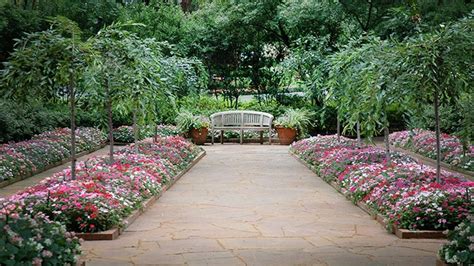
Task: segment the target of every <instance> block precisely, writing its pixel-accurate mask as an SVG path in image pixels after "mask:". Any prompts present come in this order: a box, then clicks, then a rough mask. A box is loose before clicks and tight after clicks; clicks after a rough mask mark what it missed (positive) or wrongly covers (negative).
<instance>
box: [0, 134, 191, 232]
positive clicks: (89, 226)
mask: <svg viewBox="0 0 474 266" xmlns="http://www.w3.org/2000/svg"><path fill="white" fill-rule="evenodd" d="M136 148H137V149H135V146H134V145H131V146H129V147H125V148H124V149H123V150H120V151H118V152H117V153H116V154H115V160H114V162H113V163H112V164H109V162H108V158H107V157H93V158H90V159H88V160H86V161H84V162H79V163H78V165H77V171H76V175H77V176H76V180H71V171H70V169H66V170H64V171H62V172H60V173H57V174H55V175H54V176H52V177H51V178H47V179H45V180H43V181H42V182H41V183H40V184H38V185H36V186H33V187H30V188H28V189H26V190H25V191H22V192H20V193H17V194H16V195H14V196H12V197H10V198H9V199H8V200H6V201H5V202H4V203H3V207H2V204H0V211H1V210H2V209H3V210H5V209H6V208H7V207H8V209H9V210H10V211H14V212H17V213H22V214H30V215H36V214H38V213H44V214H46V215H47V216H48V217H49V218H50V219H52V220H55V221H59V222H61V223H62V224H64V225H65V226H66V228H67V229H68V230H70V231H75V232H98V231H104V230H108V229H110V228H112V227H116V226H120V225H121V223H122V219H123V218H124V217H126V216H128V215H129V214H130V213H131V212H132V211H134V210H136V209H138V208H140V207H141V206H142V204H143V202H145V201H146V200H147V199H149V198H150V197H152V196H153V195H156V194H158V193H160V192H161V189H162V186H163V185H164V184H167V183H169V182H170V181H171V180H173V178H174V177H175V176H176V175H177V174H178V170H179V169H180V168H181V167H185V166H187V165H189V163H190V162H191V161H192V159H194V158H195V157H196V156H197V154H198V153H199V151H200V148H198V147H196V146H194V145H192V144H190V143H188V142H186V141H185V140H184V139H183V138H181V137H167V138H161V139H159V141H158V142H157V143H145V142H144V143H139V144H137V146H136ZM166 156H170V157H171V158H172V160H170V161H169V160H168V159H167V158H166ZM0 203H1V202H0Z"/></svg>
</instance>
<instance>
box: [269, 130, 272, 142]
mask: <svg viewBox="0 0 474 266" xmlns="http://www.w3.org/2000/svg"><path fill="white" fill-rule="evenodd" d="M268 144H270V145H272V129H271V128H270V130H268Z"/></svg>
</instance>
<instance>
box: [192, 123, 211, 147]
mask: <svg viewBox="0 0 474 266" xmlns="http://www.w3.org/2000/svg"><path fill="white" fill-rule="evenodd" d="M208 131H209V129H208V128H207V127H203V128H199V129H198V128H193V129H191V138H192V139H193V142H194V143H195V144H197V145H203V144H204V143H206V138H207V132H208Z"/></svg>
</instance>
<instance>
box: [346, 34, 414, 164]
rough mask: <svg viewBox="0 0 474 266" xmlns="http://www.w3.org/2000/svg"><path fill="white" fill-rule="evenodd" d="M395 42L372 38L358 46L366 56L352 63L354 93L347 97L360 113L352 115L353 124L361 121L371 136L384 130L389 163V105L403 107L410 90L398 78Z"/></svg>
mask: <svg viewBox="0 0 474 266" xmlns="http://www.w3.org/2000/svg"><path fill="white" fill-rule="evenodd" d="M395 45H396V44H395V43H393V42H390V41H382V40H380V39H378V38H369V39H368V42H367V43H365V44H363V45H362V46H361V47H359V48H357V49H356V50H355V51H356V53H358V54H359V55H360V57H359V58H360V59H363V60H359V61H357V62H354V63H353V64H351V66H350V69H351V70H350V71H349V73H348V76H347V78H348V82H350V83H351V84H352V86H349V87H348V88H349V89H348V90H347V91H346V95H349V96H350V97H344V98H343V100H345V101H346V103H345V104H344V105H346V106H349V107H350V109H347V111H350V112H351V113H353V114H354V113H355V114H358V115H353V116H350V117H349V124H356V125H357V126H358V127H360V126H359V124H361V127H362V129H363V132H364V135H365V136H367V137H368V138H369V139H371V138H372V137H373V136H374V135H376V134H378V133H379V132H380V129H382V130H383V133H384V143H385V150H386V158H387V159H386V162H387V164H390V142H389V133H390V132H389V126H390V124H389V120H388V108H389V107H390V106H393V105H397V107H398V108H402V107H403V106H404V103H405V101H404V100H405V97H404V95H405V93H406V92H404V91H403V88H404V87H403V86H397V83H396V80H395V79H394V77H396V76H397V74H398V72H399V70H400V65H398V64H397V62H396V54H395V53H394V50H395V49H394V47H395ZM360 117H363V119H362V120H360V119H359V118H360Z"/></svg>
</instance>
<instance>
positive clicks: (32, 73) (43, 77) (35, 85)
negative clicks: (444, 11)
mask: <svg viewBox="0 0 474 266" xmlns="http://www.w3.org/2000/svg"><path fill="white" fill-rule="evenodd" d="M51 23H52V24H53V25H52V27H51V28H50V29H49V30H46V31H42V32H37V33H31V34H27V35H26V36H25V37H24V38H22V39H21V40H18V42H17V44H16V48H15V51H14V52H13V53H12V54H11V56H10V61H8V62H7V63H5V69H4V73H3V82H4V87H5V89H6V91H5V92H4V93H5V94H7V95H10V96H14V97H15V98H19V99H23V100H25V99H28V98H29V97H34V98H35V99H38V98H42V99H48V100H49V99H64V96H65V95H68V94H70V93H71V89H73V88H74V87H75V86H76V83H77V82H78V81H79V79H80V78H81V75H82V73H83V71H84V68H85V66H86V65H87V61H89V60H90V54H91V51H90V47H88V46H87V45H86V44H85V43H83V42H82V41H81V40H80V35H81V31H80V29H79V28H78V26H77V24H76V23H74V22H73V21H70V20H68V19H66V18H63V17H57V18H55V19H53V20H52V21H51Z"/></svg>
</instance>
